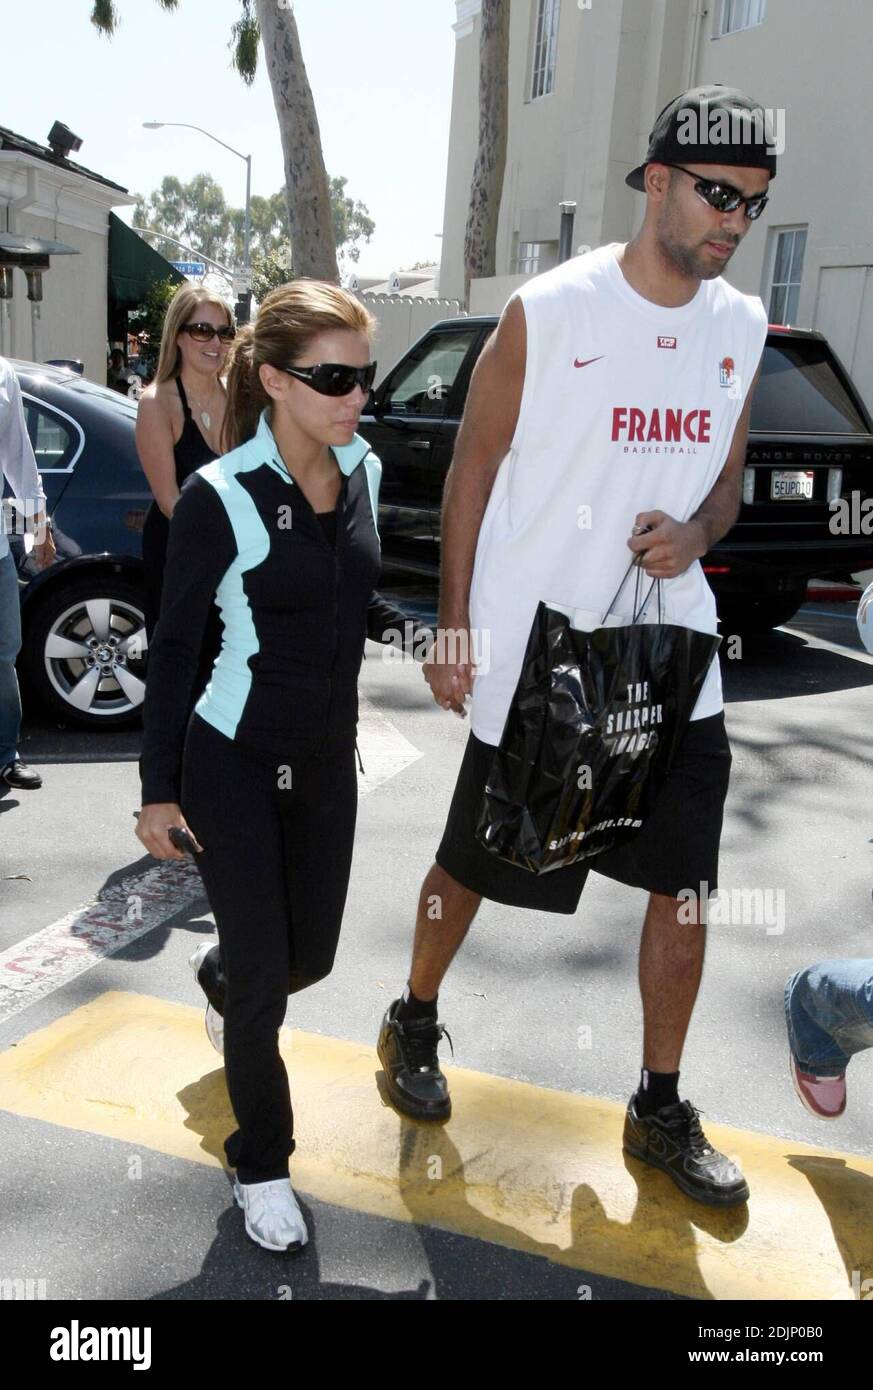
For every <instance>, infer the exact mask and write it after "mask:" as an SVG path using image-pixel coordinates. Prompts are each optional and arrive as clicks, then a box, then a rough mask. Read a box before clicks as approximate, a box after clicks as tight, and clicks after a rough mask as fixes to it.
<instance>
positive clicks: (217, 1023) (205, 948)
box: [188, 941, 224, 1056]
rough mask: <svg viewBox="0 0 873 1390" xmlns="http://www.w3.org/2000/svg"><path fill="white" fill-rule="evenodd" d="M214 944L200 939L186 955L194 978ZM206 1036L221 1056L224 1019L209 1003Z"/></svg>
mask: <svg viewBox="0 0 873 1390" xmlns="http://www.w3.org/2000/svg"><path fill="white" fill-rule="evenodd" d="M214 945H215V942H214V941H201V943H200V945H199V946H198V947H197V949H196V951H194V952H193V954H192V955H190V956H189V957H188V964H189V965H190V967H191V969H192V970H193V971H194V978H195V980H196V979H197V976H198V974H199V972H200V967H201V965H202V964H203V960H204V957H205V956H207V955H208V954H209V952H210V951H211V950H212V948H213V946H214ZM201 988H202V986H201ZM206 1036H207V1038H208V1039H209V1041H210V1042H211V1043H212V1046H213V1047H214V1048H215V1050H216V1052H218V1053H219V1054H220V1055H222V1056H223V1055H224V1019H223V1018H222V1016H221V1014H220V1013H219V1012H218V1010H217V1009H213V1007H212V1005H211V1004H209V1003H207V1005H206Z"/></svg>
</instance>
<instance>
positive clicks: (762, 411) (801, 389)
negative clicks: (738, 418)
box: [749, 338, 867, 434]
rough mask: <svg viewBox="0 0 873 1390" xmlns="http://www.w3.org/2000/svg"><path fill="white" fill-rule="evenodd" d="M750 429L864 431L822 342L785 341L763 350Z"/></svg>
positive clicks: (855, 407)
mask: <svg viewBox="0 0 873 1390" xmlns="http://www.w3.org/2000/svg"><path fill="white" fill-rule="evenodd" d="M749 428H750V429H753V430H761V431H762V432H763V433H765V434H773V433H777V434H781V433H791V434H866V433H867V426H866V425H865V423H864V420H863V419H862V417H861V415H860V412H859V411H858V408H857V406H856V405H855V403H854V401H853V400H852V398H851V396H850V395H849V394H848V392H847V391H846V388H845V387H844V386H843V384H842V382H841V380H840V378H839V377H838V376H837V373H836V371H835V370H834V366H833V362H832V360H831V357H830V353H829V351H828V349H827V347H826V346H825V344H824V343H819V342H816V340H815V339H811V338H807V339H803V340H800V339H796V338H795V339H793V340H792V339H786V341H785V342H784V343H768V344H767V346H766V347H765V348H764V359H763V363H762V366H761V379H760V381H759V382H758V388H757V390H756V391H755V396H754V399H753V401H752V417H751V421H750V424H749Z"/></svg>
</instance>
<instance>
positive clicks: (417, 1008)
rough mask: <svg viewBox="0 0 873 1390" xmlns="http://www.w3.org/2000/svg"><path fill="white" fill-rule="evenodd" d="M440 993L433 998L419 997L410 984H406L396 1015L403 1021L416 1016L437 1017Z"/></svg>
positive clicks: (408, 1020)
mask: <svg viewBox="0 0 873 1390" xmlns="http://www.w3.org/2000/svg"><path fill="white" fill-rule="evenodd" d="M438 998H439V995H438V994H436V995H434V997H433V999H418V998H416V996H415V995H414V994H413V993H412V990H411V989H410V987H409V985H407V986H406V988H405V990H404V991H403V994H402V995H401V997H400V1003H399V1004H398V1005H397V1012H396V1014H395V1015H394V1017H395V1018H396V1019H399V1021H400V1022H401V1023H403V1022H404V1021H406V1022H407V1023H408V1022H410V1021H411V1020H412V1019H416V1018H436V1016H437V999H438Z"/></svg>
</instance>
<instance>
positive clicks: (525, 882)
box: [436, 710, 731, 912]
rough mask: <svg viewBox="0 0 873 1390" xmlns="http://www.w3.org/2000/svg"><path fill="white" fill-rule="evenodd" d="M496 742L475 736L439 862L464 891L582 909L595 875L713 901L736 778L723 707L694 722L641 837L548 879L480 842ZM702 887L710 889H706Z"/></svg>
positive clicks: (548, 907) (548, 908)
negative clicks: (731, 788)
mask: <svg viewBox="0 0 873 1390" xmlns="http://www.w3.org/2000/svg"><path fill="white" fill-rule="evenodd" d="M493 757H494V745H493V744H491V743H483V742H482V740H481V739H478V738H477V737H476V735H475V734H474V733H473V732H472V731H471V732H470V735H469V738H468V740H467V747H466V751H465V753H464V758H463V761H462V763H461V770H460V772H459V773H458V781H457V784H456V786H455V792H454V796H453V797H452V804H451V806H450V807H449V815H448V820H447V821H446V828H445V830H444V832H443V838H442V840H441V841H440V846H439V849H438V850H437V852H436V862H437V863H438V864H439V865H440V867H441V868H443V869H445V871H446V873H448V874H451V876H452V878H454V879H456V880H457V881H458V883H462V884H463V885H464V887H465V888H469V889H471V890H472V891H473V892H474V893H480V894H481V895H482V897H483V898H489V899H491V901H493V902H497V903H506V904H508V905H509V906H512V907H533V908H537V909H539V910H540V911H542V912H575V911H576V908H577V907H578V906H579V898H580V896H581V894H582V889H583V888H584V886H585V880H586V879H587V877H588V874H589V872H590V871H591V870H592V869H593V870H594V872H595V873H598V874H604V875H605V876H606V877H607V878H612V879H615V880H616V881H617V882H619V883H627V884H629V885H630V886H631V887H633V888H644V889H646V890H647V891H648V892H650V893H663V894H665V895H666V896H667V897H670V898H678V897H679V896H680V893H682V890H683V889H684V890H690V891H691V892H693V893H694V895H695V896H697V895H698V894H703V895H704V896H708V895H709V893H714V892H715V890H716V889H717V887H718V849H719V841H720V839H721V826H722V817H723V813H724V802H725V797H726V795H727V789H728V781H729V779H730V768H731V750H730V744H729V742H728V736H727V731H726V729H725V722H724V710H721V711H719V713H718V714H712V715H710V716H709V717H708V718H706V719H695V720H693V721H692V722H691V723H690V724H689V725H688V728H687V730H686V732H685V735H684V736H683V738H682V742H681V743H680V744H679V747H678V749H677V750H676V756H675V758H674V760H673V766H672V768H671V769H670V773H669V775H668V777H667V781H666V782H665V784H664V786H663V788H662V789H661V791H660V793H659V795H658V797H657V799H656V801H655V804H654V806H653V807H652V810H651V813H650V815H649V818H648V820H647V821H646V824H645V826H644V827H643V829H642V830H640V832H639V834H638V835H636V836H635V837H634V839H632V840H629V841H627V842H626V843H625V844H623V845H620V846H618V847H617V848H616V849H610V850H604V851H603V853H602V854H598V855H595V856H594V858H593V859H584V860H582V861H581V862H579V863H578V864H569V865H568V866H567V867H566V868H563V869H554V870H552V872H551V873H547V874H533V873H531V872H530V871H529V870H528V869H521V868H519V867H518V865H516V864H509V863H507V861H506V860H505V859H500V858H498V856H497V855H496V854H493V853H491V851H490V850H487V849H483V847H482V845H480V843H479V841H478V840H477V839H476V834H475V831H476V824H477V822H478V819H479V811H480V807H481V804H482V796H483V793H484V789H485V781H486V778H487V776H488V773H489V771H490V769H491V760H492V758H493ZM701 883H703V884H705V885H707V887H704V888H703V889H701V887H700V885H701Z"/></svg>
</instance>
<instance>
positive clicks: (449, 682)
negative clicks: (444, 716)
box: [422, 628, 476, 719]
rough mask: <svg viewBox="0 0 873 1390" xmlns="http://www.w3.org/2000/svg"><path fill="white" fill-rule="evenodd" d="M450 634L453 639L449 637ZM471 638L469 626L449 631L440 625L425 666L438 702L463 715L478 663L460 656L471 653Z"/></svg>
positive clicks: (461, 716) (462, 716) (445, 707)
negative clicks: (459, 657) (462, 658)
mask: <svg viewBox="0 0 873 1390" xmlns="http://www.w3.org/2000/svg"><path fill="white" fill-rule="evenodd" d="M447 637H448V638H450V639H451V640H450V641H447V640H446V639H447ZM459 639H460V645H459ZM470 639H471V634H470V631H469V628H460V629H459V628H452V629H451V630H450V631H448V630H445V629H442V628H438V629H437V636H436V640H435V641H434V643H433V646H432V647H431V648H430V651H429V652H428V654H427V656H426V657H425V658H424V663H423V666H422V671H423V674H424V678H425V680H426V681H427V683H428V685H429V686H430V691H431V694H432V695H433V698H434V699H435V700H436V702H437V704H438V705H442V707H443V709H450V710H452V712H453V713H454V714H457V715H458V716H459V717H460V718H461V719H466V717H467V711H466V709H465V708H464V699H465V697H466V696H467V695H472V693H473V681H474V680H475V677H476V663H475V662H474V661H472V660H471V661H464V660H460V661H459V660H458V659H457V657H458V656H459V655H461V656H463V655H470V654H471V653H472V645H471V640H470ZM447 658H454V659H451V660H450V659H447Z"/></svg>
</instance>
